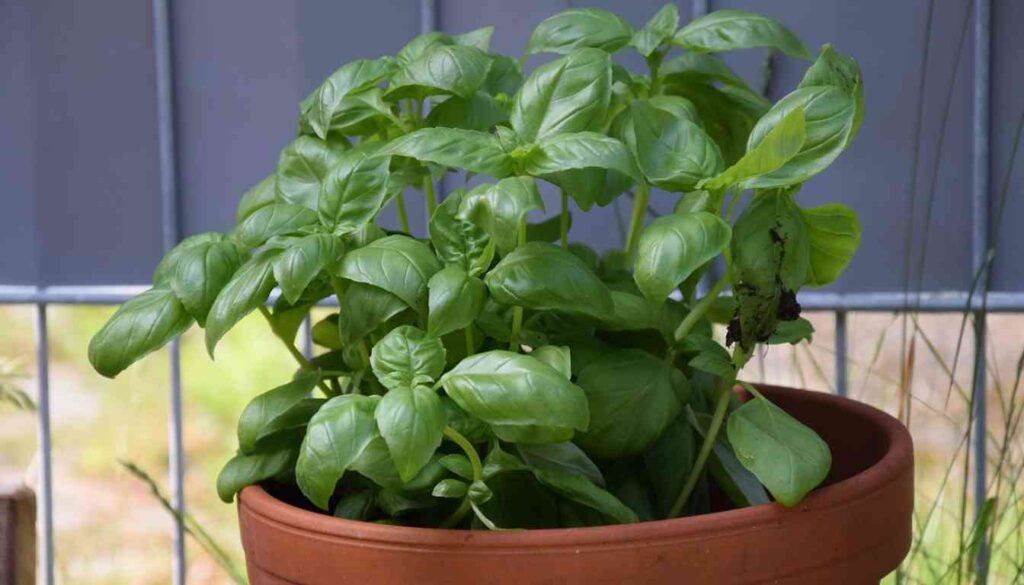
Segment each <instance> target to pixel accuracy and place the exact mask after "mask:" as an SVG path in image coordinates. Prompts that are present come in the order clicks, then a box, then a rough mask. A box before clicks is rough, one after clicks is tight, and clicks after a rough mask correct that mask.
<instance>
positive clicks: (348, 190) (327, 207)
mask: <svg viewBox="0 0 1024 585" xmlns="http://www.w3.org/2000/svg"><path fill="white" fill-rule="evenodd" d="M390 162H391V158H390V157H389V156H386V155H385V156H377V155H375V154H373V153H372V152H365V151H361V149H357V150H353V151H350V152H349V153H346V154H345V155H343V156H341V157H339V160H338V162H337V164H336V166H335V167H334V169H333V170H332V171H331V173H330V174H329V175H328V176H327V179H326V180H325V181H324V185H323V190H322V191H321V192H320V200H319V206H318V208H317V209H318V212H319V215H320V221H321V222H322V223H323V224H324V225H326V226H327V227H329V228H331V229H333V230H334V233H335V234H339V235H341V234H346V233H348V232H351V231H352V230H354V229H356V228H358V227H360V226H362V225H364V224H366V223H367V222H370V221H372V220H373V218H374V217H376V215H377V213H378V212H379V211H380V208H381V206H382V205H383V204H384V202H385V199H386V197H387V187H388V165H389V164H390Z"/></svg>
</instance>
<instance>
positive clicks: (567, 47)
mask: <svg viewBox="0 0 1024 585" xmlns="http://www.w3.org/2000/svg"><path fill="white" fill-rule="evenodd" d="M632 37H633V27H632V26H631V25H630V24H629V23H628V22H626V21H625V20H623V19H622V18H619V17H618V16H616V15H615V14H612V13H611V12H608V11H607V10H602V9H600V8H574V9H570V10H566V11H564V12H560V13H558V14H556V15H554V16H552V17H550V18H548V19H546V20H544V21H543V22H541V23H540V24H538V25H537V28H535V29H533V34H531V35H530V40H528V41H527V42H526V50H525V52H524V54H525V55H533V54H535V53H563V54H565V53H571V52H573V51H574V50H576V49H581V48H584V47H591V48H594V49H601V50H602V51H607V52H609V53H614V52H615V51H618V50H619V49H621V48H622V47H624V46H626V43H628V42H629V40H630V39H631V38H632Z"/></svg>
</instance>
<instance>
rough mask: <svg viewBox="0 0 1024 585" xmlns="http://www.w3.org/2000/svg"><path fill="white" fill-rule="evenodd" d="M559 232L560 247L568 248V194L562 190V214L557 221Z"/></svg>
mask: <svg viewBox="0 0 1024 585" xmlns="http://www.w3.org/2000/svg"><path fill="white" fill-rule="evenodd" d="M559 233H560V235H561V240H560V241H561V243H562V249H563V250H568V249H569V196H568V195H567V194H566V193H565V191H564V190H563V191H562V215H561V220H560V221H559Z"/></svg>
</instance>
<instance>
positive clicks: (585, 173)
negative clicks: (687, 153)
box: [523, 132, 642, 210]
mask: <svg viewBox="0 0 1024 585" xmlns="http://www.w3.org/2000/svg"><path fill="white" fill-rule="evenodd" d="M523 162H524V165H525V171H526V172H527V173H528V174H531V175H533V176H535V177H541V178H543V179H545V180H547V181H550V182H551V183H554V184H555V185H558V186H559V187H561V188H562V189H563V190H564V191H565V192H566V193H568V194H569V195H571V196H572V197H573V199H575V200H576V202H577V204H578V205H579V206H580V208H581V209H584V210H587V209H590V207H591V206H592V205H593V204H594V203H598V204H600V205H607V204H608V203H610V202H611V200H612V199H613V198H614V197H615V196H617V195H619V194H620V193H622V192H624V191H626V190H627V189H629V187H630V186H632V185H633V184H635V183H636V182H638V181H641V180H642V177H641V175H640V171H639V170H638V169H637V168H636V164H635V163H634V162H633V156H632V155H631V154H630V152H629V150H628V149H627V148H626V147H625V145H624V144H622V143H621V142H619V141H618V140H616V139H615V138H610V137H607V136H604V135H603V134H598V133H596V132H573V133H570V134H559V135H556V136H552V137H550V138H547V139H545V140H544V141H542V142H541V143H540V144H538V145H537V146H536V147H535V148H533V149H531V150H530V152H529V154H528V155H527V156H526V158H525V159H524V161H523Z"/></svg>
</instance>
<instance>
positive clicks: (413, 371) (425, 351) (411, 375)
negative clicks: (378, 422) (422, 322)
mask: <svg viewBox="0 0 1024 585" xmlns="http://www.w3.org/2000/svg"><path fill="white" fill-rule="evenodd" d="M370 365H371V366H372V367H373V373H374V375H376V376H377V379H378V380H380V383H381V384H383V385H384V387H386V388H388V389H389V390H395V389H397V388H406V389H411V388H415V387H417V386H420V385H429V384H433V383H434V380H436V379H437V377H438V376H440V375H441V371H442V370H444V344H442V343H441V340H440V339H438V338H436V337H434V336H431V335H427V333H426V332H424V331H422V330H421V329H417V328H416V327H413V326H411V325H403V326H401V327H396V328H394V329H392V330H391V331H390V332H389V333H388V334H387V335H385V336H384V337H383V338H381V340H380V341H378V342H377V343H376V345H374V346H373V352H372V353H371V354H370ZM442 426H443V425H442ZM385 438H386V437H385ZM389 443H390V442H389Z"/></svg>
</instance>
